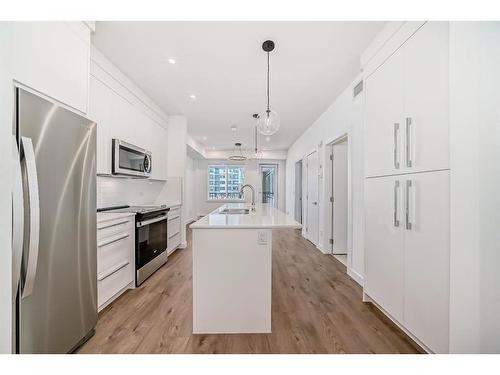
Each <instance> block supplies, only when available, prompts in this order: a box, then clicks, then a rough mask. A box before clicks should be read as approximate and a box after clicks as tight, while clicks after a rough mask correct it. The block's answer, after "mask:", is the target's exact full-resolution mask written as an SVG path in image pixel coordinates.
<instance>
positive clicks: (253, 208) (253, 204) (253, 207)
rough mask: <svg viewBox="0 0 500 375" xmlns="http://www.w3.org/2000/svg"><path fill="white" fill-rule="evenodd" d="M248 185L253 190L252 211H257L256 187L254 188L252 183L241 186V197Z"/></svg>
mask: <svg viewBox="0 0 500 375" xmlns="http://www.w3.org/2000/svg"><path fill="white" fill-rule="evenodd" d="M246 187H249V188H250V190H252V211H255V189H254V188H253V186H252V185H250V184H246V185H243V186H242V187H241V188H240V198H241V197H242V196H243V189H244V188H246Z"/></svg>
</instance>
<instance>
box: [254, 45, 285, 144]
mask: <svg viewBox="0 0 500 375" xmlns="http://www.w3.org/2000/svg"><path fill="white" fill-rule="evenodd" d="M262 49H263V50H264V52H266V53H267V109H266V110H265V111H264V112H263V113H261V114H260V115H259V118H258V121H257V129H258V130H259V132H260V133H261V134H264V135H273V134H274V133H276V132H277V131H278V130H279V128H280V117H279V115H278V113H276V111H273V110H271V109H270V107H269V52H271V51H272V50H274V42H273V41H272V40H266V41H265V42H264V43H262Z"/></svg>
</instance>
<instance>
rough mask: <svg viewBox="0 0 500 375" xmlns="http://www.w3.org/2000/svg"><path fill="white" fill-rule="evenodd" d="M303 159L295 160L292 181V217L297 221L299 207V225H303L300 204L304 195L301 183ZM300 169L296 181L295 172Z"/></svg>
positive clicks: (302, 211) (302, 212)
mask: <svg viewBox="0 0 500 375" xmlns="http://www.w3.org/2000/svg"><path fill="white" fill-rule="evenodd" d="M303 163H304V161H303V159H300V160H297V161H296V162H295V164H294V166H295V170H294V173H295V176H294V177H295V179H294V194H293V198H294V199H293V217H294V218H295V221H298V220H297V208H299V207H300V223H301V224H303V223H304V210H303V207H302V202H303V199H302V195H303V193H304V190H303V183H302V180H303V178H304V174H303ZM299 169H300V181H297V179H298V176H299V175H298V174H297V171H298V170H299ZM298 183H300V185H299V189H300V201H299V191H298V189H297V185H298Z"/></svg>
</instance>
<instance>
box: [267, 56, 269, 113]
mask: <svg viewBox="0 0 500 375" xmlns="http://www.w3.org/2000/svg"><path fill="white" fill-rule="evenodd" d="M267 116H269V52H268V53H267Z"/></svg>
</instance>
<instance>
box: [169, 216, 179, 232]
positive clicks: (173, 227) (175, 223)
mask: <svg viewBox="0 0 500 375" xmlns="http://www.w3.org/2000/svg"><path fill="white" fill-rule="evenodd" d="M180 231H181V218H180V216H178V217H175V218H173V219H168V225H167V233H168V237H171V236H173V235H174V234H177V233H179V232H180Z"/></svg>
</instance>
